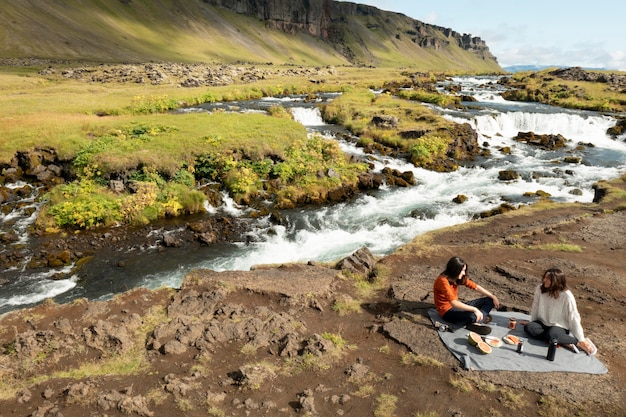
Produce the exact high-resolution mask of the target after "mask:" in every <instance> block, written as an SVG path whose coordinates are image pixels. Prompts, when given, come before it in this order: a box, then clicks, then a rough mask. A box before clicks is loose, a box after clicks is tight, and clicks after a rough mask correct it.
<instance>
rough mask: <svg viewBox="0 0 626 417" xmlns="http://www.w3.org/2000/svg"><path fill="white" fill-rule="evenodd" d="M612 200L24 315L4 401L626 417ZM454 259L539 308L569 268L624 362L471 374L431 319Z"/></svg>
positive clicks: (38, 406) (148, 412)
mask: <svg viewBox="0 0 626 417" xmlns="http://www.w3.org/2000/svg"><path fill="white" fill-rule="evenodd" d="M616 186H617V187H619V188H621V189H622V190H626V182H624V181H619V182H617V183H616ZM622 195H623V194H622ZM610 197H611V195H609V198H605V199H604V200H603V201H602V202H600V203H592V204H584V205H553V206H546V207H544V208H543V209H541V210H539V209H537V208H533V209H531V208H526V209H522V210H517V211H513V212H509V213H506V214H502V215H498V216H494V217H491V218H487V219H482V220H478V221H475V222H472V223H470V224H467V225H462V226H457V227H454V228H450V229H445V230H440V231H437V232H433V233H430V234H427V235H424V236H419V237H418V238H416V239H415V240H414V241H413V242H412V243H410V244H408V245H406V246H404V247H402V248H401V249H400V250H398V251H397V252H396V253H394V254H392V255H390V256H387V257H384V258H382V259H373V258H371V257H368V253H367V251H366V250H364V251H362V253H360V254H359V255H361V256H355V257H354V259H353V258H348V259H346V260H344V261H342V262H340V263H339V264H337V265H317V264H309V265H281V266H271V267H270V266H268V267H262V268H256V269H255V270H252V271H247V272H237V271H232V272H222V273H217V272H212V271H203V270H199V271H195V272H193V273H192V274H190V275H189V276H188V277H187V278H186V279H185V281H184V283H183V285H182V286H181V288H180V289H177V290H172V289H163V290H159V291H148V290H144V289H138V290H133V291H129V292H127V293H124V294H121V295H119V296H117V297H115V298H114V299H113V300H110V301H107V302H87V301H86V300H78V301H75V302H72V303H69V304H65V305H55V304H54V303H52V302H47V303H44V304H42V305H40V306H37V307H34V308H31V309H25V310H21V311H17V312H13V313H9V314H6V315H4V316H3V317H2V318H1V320H0V346H1V347H2V350H1V351H0V352H1V353H2V354H1V355H0V410H1V412H0V414H1V415H2V416H13V415H15V416H37V417H52V416H55V417H60V416H64V417H70V416H81V417H82V416H122V415H140V416H157V415H183V414H184V415H187V416H207V415H208V416H255V415H272V416H295V415H310V416H315V415H319V416H331V415H349V416H368V415H375V416H426V415H429V416H457V417H458V416H486V415H489V416H503V415H509V414H514V415H550V416H552V415H566V414H574V413H578V414H577V415H613V416H623V415H624V413H626V398H625V396H624V393H623V387H624V386H626V362H624V359H623V354H622V353H623V351H624V349H626V344H625V343H624V341H623V335H624V334H626V326H625V321H624V320H625V318H626V313H625V311H626V309H624V307H625V304H626V298H625V297H624V294H626V291H625V290H626V267H624V263H623V259H625V251H626V249H625V242H626V237H625V236H624V233H623V227H624V224H626V211H625V210H623V209H624V207H626V205H625V200H626V199H625V198H623V197H622V198H621V199H612V198H610ZM547 244H557V245H564V244H568V245H578V246H579V247H580V248H581V249H582V251H581V252H575V251H558V250H554V249H549V247H548V246H545V245H547ZM542 245H543V246H542ZM167 250H170V249H168V248H165V252H167ZM454 255H458V256H461V257H463V258H464V259H466V260H467V261H468V262H469V265H470V273H471V275H472V277H473V278H474V279H475V280H476V281H477V282H478V283H480V284H481V285H483V286H485V287H487V288H489V289H491V290H492V291H493V292H494V293H495V294H496V295H497V296H498V297H499V299H500V301H501V302H502V303H503V304H504V305H505V306H506V308H507V309H514V310H521V311H528V309H529V307H530V304H531V299H532V289H533V287H534V286H535V285H536V284H537V283H538V282H539V277H540V276H541V273H542V272H543V271H544V270H545V269H547V268H549V267H552V266H558V267H561V268H562V269H564V270H565V271H566V274H567V276H568V278H569V284H570V287H571V289H572V291H573V292H574V294H575V296H576V299H577V302H578V306H579V310H580V311H581V314H582V317H583V326H584V328H585V330H586V333H587V335H588V336H589V337H591V338H592V339H593V340H594V342H595V343H596V345H597V346H598V349H599V352H598V358H599V359H600V360H601V361H602V362H603V363H604V364H605V365H606V367H607V368H608V370H609V372H608V373H607V374H605V375H586V374H577V373H526V372H508V371H507V372H502V371H498V372H496V371H491V372H479V371H467V370H463V369H462V368H461V367H460V365H459V363H458V361H457V360H456V359H455V358H454V357H453V356H452V355H451V354H450V353H449V352H448V351H447V350H446V348H445V347H444V346H443V344H442V343H441V341H440V340H439V338H438V336H437V331H436V329H434V328H433V326H432V324H431V322H430V320H429V318H428V316H427V310H428V309H429V308H431V307H432V306H433V304H432V282H433V280H434V278H435V277H436V276H437V274H438V273H439V272H440V271H441V270H442V269H443V267H444V265H445V263H446V262H447V260H448V259H449V258H450V257H451V256H454ZM365 270H367V271H369V272H366V273H364V274H361V273H360V272H362V271H365ZM359 277H361V278H359ZM364 277H369V281H368V280H367V279H365V278H364ZM370 281H371V282H370ZM468 295H469V296H471V295H472V294H468Z"/></svg>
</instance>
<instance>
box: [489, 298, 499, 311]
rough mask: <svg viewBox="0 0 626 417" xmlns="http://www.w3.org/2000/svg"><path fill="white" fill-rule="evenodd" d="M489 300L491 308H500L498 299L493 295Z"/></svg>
mask: <svg viewBox="0 0 626 417" xmlns="http://www.w3.org/2000/svg"><path fill="white" fill-rule="evenodd" d="M491 299H492V300H493V306H494V307H495V308H496V310H497V309H499V308H500V300H498V297H496V296H495V295H492V296H491Z"/></svg>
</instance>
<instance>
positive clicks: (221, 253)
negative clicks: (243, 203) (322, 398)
mask: <svg viewBox="0 0 626 417" xmlns="http://www.w3.org/2000/svg"><path fill="white" fill-rule="evenodd" d="M494 80H495V79H490V78H480V77H473V78H456V79H453V80H452V82H454V83H458V84H461V86H462V94H466V95H472V96H474V97H476V98H477V100H478V101H477V102H471V103H465V104H466V105H467V109H465V110H447V109H439V108H435V107H433V109H434V110H435V111H437V112H440V113H441V114H443V115H444V116H445V117H446V118H449V119H450V120H453V121H456V122H459V123H470V124H471V125H472V127H474V129H476V131H477V132H478V135H479V139H478V142H479V144H481V145H482V146H484V147H487V148H489V149H490V151H491V157H490V158H487V159H479V160H476V161H475V162H473V163H470V164H466V165H465V166H463V167H461V168H459V169H458V170H457V171H455V172H452V173H437V172H431V171H427V170H424V169H421V168H416V167H414V166H413V165H412V164H408V163H407V162H406V161H403V160H396V159H393V158H390V157H381V156H379V157H377V158H375V159H374V161H373V163H374V165H375V168H374V169H375V170H382V169H383V168H384V167H391V168H396V169H398V170H400V171H407V170H411V171H413V172H414V174H415V178H416V180H417V184H416V185H415V186H413V187H410V188H391V187H386V186H385V187H383V188H381V189H380V190H378V191H375V192H370V193H367V194H363V195H360V196H359V197H358V198H356V199H354V200H353V201H350V202H345V203H340V204H336V205H333V206H327V207H321V208H305V209H298V210H289V211H285V212H283V213H282V218H283V223H282V225H279V226H277V225H275V224H272V223H271V222H270V221H269V219H268V218H261V219H256V220H254V221H251V222H250V229H249V231H248V236H247V237H248V238H247V239H246V241H245V242H240V243H236V244H228V245H226V244H224V245H215V246H211V247H203V248H199V249H195V250H190V251H186V252H184V253H182V254H178V255H177V256H176V257H170V256H163V254H162V253H161V252H159V251H158V250H156V248H145V249H144V250H143V251H142V252H141V253H134V254H130V255H129V256H128V257H127V259H126V266H125V268H123V269H120V268H116V267H115V266H114V265H109V264H108V263H107V262H106V261H102V260H101V261H99V263H97V264H96V265H97V266H96V267H93V268H87V269H82V270H81V271H79V272H77V273H76V275H74V276H72V277H71V278H70V279H66V280H60V281H53V280H50V279H49V277H50V276H51V275H53V274H55V273H57V272H59V271H45V272H42V273H31V272H29V271H28V270H26V269H24V270H21V271H11V272H12V276H13V277H16V278H14V279H12V280H11V281H10V282H9V283H8V284H5V285H3V286H2V287H0V313H2V312H5V311H9V310H11V309H14V308H19V307H22V306H27V305H32V304H35V303H38V302H40V301H42V300H43V299H45V298H49V297H54V298H55V300H56V301H58V302H66V301H69V300H71V299H74V298H77V297H86V298H88V299H106V298H109V297H111V296H113V295H114V294H115V293H116V292H119V291H123V290H126V289H129V288H132V287H137V286H143V287H148V288H158V287H162V286H169V287H177V286H178V285H180V283H181V281H182V279H183V278H184V276H185V275H186V274H187V273H188V272H189V271H191V270H193V269H197V268H207V269H212V270H216V271H223V270H248V269H250V268H251V267H253V266H254V265H257V264H278V263H285V262H306V261H310V260H312V261H320V262H325V261H334V260H338V259H341V258H342V257H344V256H346V255H349V254H350V253H352V252H354V251H355V250H357V249H359V248H360V247H363V246H366V247H368V248H369V249H370V250H371V251H372V253H374V254H375V255H386V254H389V253H391V252H393V251H394V250H396V249H397V248H398V247H399V246H401V245H403V244H405V243H407V242H409V241H410V240H411V239H413V238H414V237H415V236H417V235H420V234H423V233H425V232H428V231H431V230H435V229H438V228H442V227H446V226H450V225H455V224H460V223H464V222H468V221H471V220H472V219H473V218H475V216H476V214H477V213H480V212H483V211H485V210H488V209H491V208H494V207H497V206H499V205H501V204H502V203H509V204H514V205H520V204H530V203H532V202H534V201H536V198H535V197H529V196H524V193H527V192H531V193H534V192H536V191H538V190H542V191H544V192H547V193H549V194H550V195H551V196H552V197H551V199H552V200H553V201H557V202H574V201H579V202H591V201H592V199H593V194H594V193H593V190H592V185H593V183H594V182H596V181H598V180H602V179H611V178H616V177H618V176H620V175H621V174H622V173H623V172H625V171H626V143H625V139H626V138H625V137H621V138H618V139H617V140H614V139H612V138H611V137H609V136H608V135H607V134H606V131H607V129H608V128H609V127H611V126H613V125H614V124H615V123H616V119H615V118H614V117H612V116H610V115H602V114H597V113H592V112H582V111H571V110H564V109H560V108H555V107H550V106H545V105H537V104H528V103H513V102H507V101H506V100H504V99H503V98H502V97H501V96H500V94H499V93H500V92H501V91H502V89H501V88H502V87H500V86H498V85H497V84H494V83H492V82H493V81H494ZM444 87H445V83H443V84H442V85H441V88H444ZM332 97H333V96H332V95H331V96H326V97H325V98H324V99H332ZM274 104H280V105H283V106H284V107H288V108H290V110H291V112H292V114H293V116H294V118H295V119H296V120H297V121H298V122H300V123H302V124H303V125H304V126H305V127H306V128H307V129H308V130H309V131H310V132H311V133H314V132H315V133H321V134H323V135H325V136H327V137H329V138H335V137H337V138H339V137H343V136H335V135H336V133H337V132H339V131H341V129H340V128H338V127H336V126H330V125H327V124H325V123H324V121H323V120H322V118H321V116H320V112H319V109H318V108H317V107H316V104H317V103H308V102H305V101H304V98H303V97H289V98H266V99H263V100H257V101H253V102H248V103H230V104H228V105H225V104H213V105H207V106H198V107H196V108H193V109H186V110H185V111H198V112H206V111H210V110H211V109H212V108H213V107H217V106H221V107H222V108H224V107H226V110H231V109H232V111H263V110H264V109H265V108H267V107H268V106H271V105H274ZM530 131H532V132H535V133H537V134H548V133H549V134H561V135H563V136H564V137H565V138H567V139H568V140H569V141H568V142H567V146H566V148H565V149H561V150H557V151H545V150H541V149H538V148H535V147H532V146H529V145H526V144H520V143H518V142H515V141H514V140H513V137H514V136H515V135H517V133H518V132H530ZM337 140H339V141H340V145H341V147H342V148H343V150H344V151H345V152H346V153H349V154H355V155H361V154H362V150H361V149H360V148H357V147H356V146H354V144H353V142H351V141H344V140H342V139H337ZM504 147H508V148H510V153H505V152H501V151H500V149H501V148H504ZM565 156H573V157H577V158H580V163H577V164H565V163H561V162H560V161H562V160H563V158H564V157H565ZM556 161H559V162H558V163H557V162H556ZM504 169H507V170H515V171H517V172H518V173H519V174H520V177H519V179H518V180H516V181H511V182H503V181H500V180H499V179H498V173H499V171H501V170H504ZM459 194H463V195H465V196H467V200H466V202H465V203H463V204H457V203H454V202H453V199H454V197H456V196H457V195H459ZM224 201H225V204H224V206H222V207H209V206H208V205H207V207H206V208H207V215H215V214H223V215H231V216H241V217H246V216H247V210H246V208H244V207H239V206H237V205H236V204H235V203H234V202H233V201H232V200H231V199H229V198H228V196H225V199H224ZM33 204H34V203H33ZM11 216H13V218H9V216H8V215H3V214H0V228H2V230H8V228H16V227H19V228H20V230H22V231H25V230H26V227H25V226H26V225H27V224H28V223H29V222H31V221H33V220H34V214H32V213H31V214H29V215H28V216H26V215H23V216H21V217H20V216H19V215H17V216H18V217H20V218H18V219H16V218H14V217H15V216H16V215H15V214H12V215H11ZM22 233H25V232H22ZM20 239H22V240H23V243H25V244H27V241H28V237H27V236H26V235H22V236H21V237H20ZM166 253H167V252H166Z"/></svg>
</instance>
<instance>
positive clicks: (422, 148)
mask: <svg viewBox="0 0 626 417" xmlns="http://www.w3.org/2000/svg"><path fill="white" fill-rule="evenodd" d="M447 149H448V140H447V139H446V138H444V137H441V136H438V135H435V134H429V135H425V136H422V137H421V138H419V139H418V140H417V143H416V144H415V145H414V146H413V147H412V148H411V162H413V163H414V164H415V165H418V166H420V165H425V164H429V163H432V162H433V161H434V160H435V159H437V158H441V157H443V156H444V155H445V154H446V151H447Z"/></svg>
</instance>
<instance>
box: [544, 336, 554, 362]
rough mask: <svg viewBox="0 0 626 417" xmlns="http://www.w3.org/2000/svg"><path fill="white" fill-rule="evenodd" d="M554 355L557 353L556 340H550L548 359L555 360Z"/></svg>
mask: <svg viewBox="0 0 626 417" xmlns="http://www.w3.org/2000/svg"><path fill="white" fill-rule="evenodd" d="M554 355H556V340H550V346H548V355H547V356H546V359H547V360H549V361H553V360H554Z"/></svg>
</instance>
